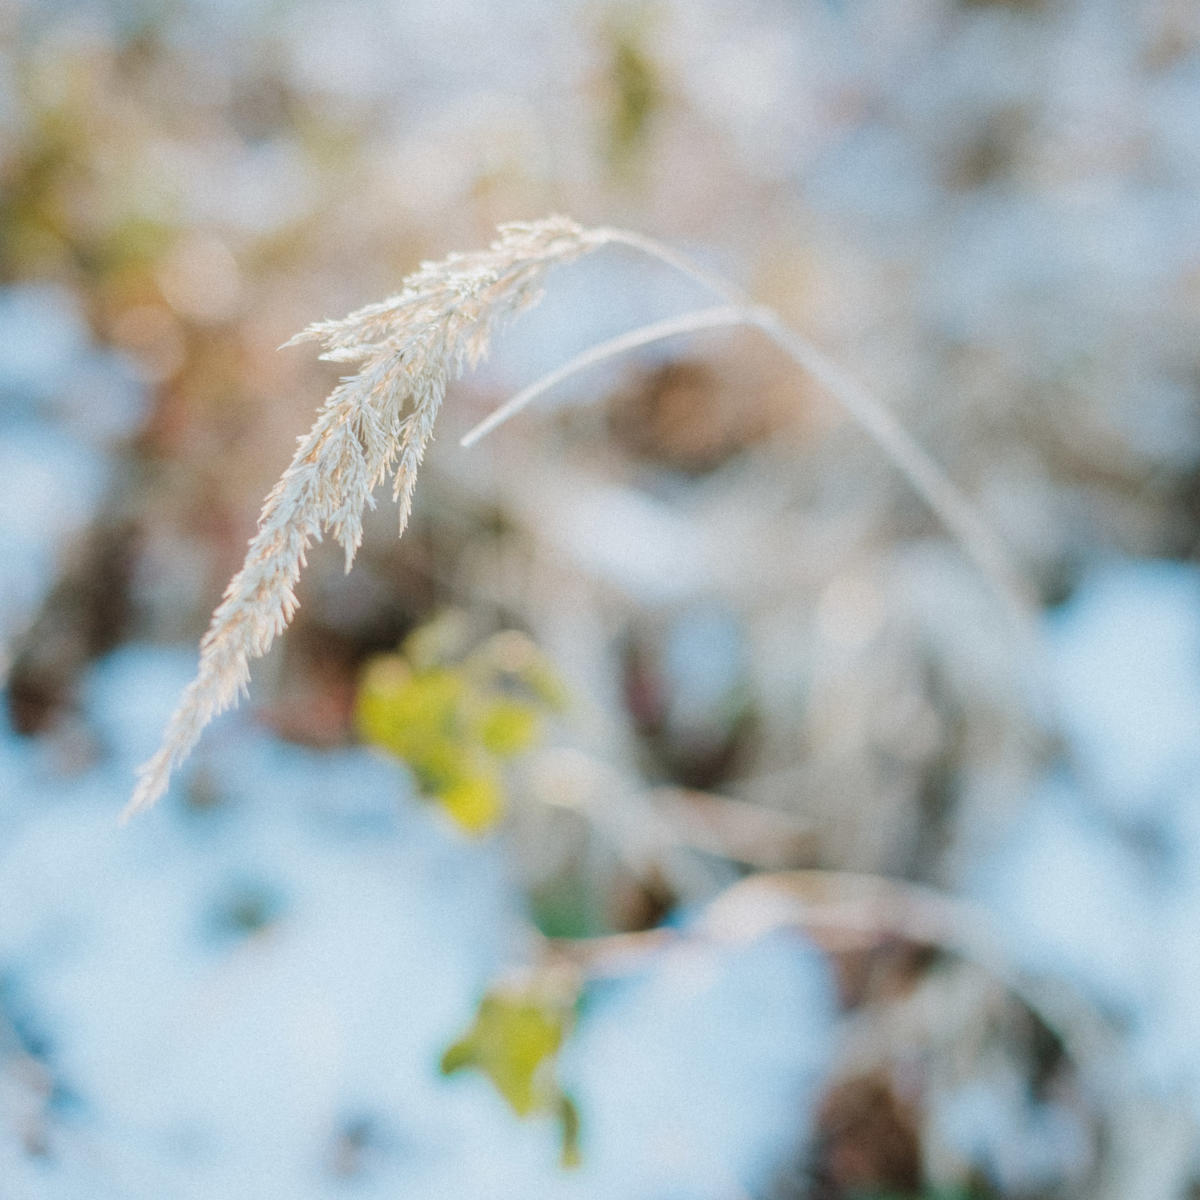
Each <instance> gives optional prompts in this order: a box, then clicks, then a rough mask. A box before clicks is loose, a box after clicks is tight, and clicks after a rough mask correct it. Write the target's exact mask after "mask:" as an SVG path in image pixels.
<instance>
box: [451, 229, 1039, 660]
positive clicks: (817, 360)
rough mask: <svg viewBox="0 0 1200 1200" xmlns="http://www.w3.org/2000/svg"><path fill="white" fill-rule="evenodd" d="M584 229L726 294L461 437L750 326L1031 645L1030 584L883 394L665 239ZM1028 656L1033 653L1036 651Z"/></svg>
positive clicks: (572, 366) (530, 392) (553, 376)
mask: <svg viewBox="0 0 1200 1200" xmlns="http://www.w3.org/2000/svg"><path fill="white" fill-rule="evenodd" d="M589 237H591V238H594V239H595V240H596V241H597V242H600V243H603V244H610V245H623V246H629V247H630V248H632V249H635V250H638V251H641V252H642V253H643V254H647V255H649V256H650V257H652V258H656V259H658V260H659V261H660V262H662V263H664V264H666V265H667V266H670V267H673V268H674V269H675V270H677V271H679V272H681V273H682V274H684V275H686V276H687V277H688V278H690V279H692V280H694V281H695V282H696V283H698V284H699V285H700V286H701V287H703V288H704V289H706V290H707V291H709V292H711V293H713V294H714V295H716V296H717V297H719V298H720V299H722V300H724V301H726V302H727V303H726V306H725V307H723V308H715V309H700V310H698V311H696V312H692V313H688V314H685V315H684V316H682V317H677V318H673V319H668V320H665V321H658V322H655V323H653V324H651V325H646V326H643V327H641V328H639V329H635V330H632V331H630V332H629V333H627V334H623V335H621V336H620V337H618V338H613V339H612V340H611V341H607V342H602V343H601V344H600V345H598V346H595V347H593V348H592V349H591V350H586V351H584V352H583V353H582V354H579V355H577V356H576V357H575V358H573V359H571V360H570V361H569V362H567V363H564V364H563V366H561V367H559V368H558V369H557V370H555V371H552V372H550V373H549V374H547V375H544V376H542V378H541V379H539V380H536V381H535V382H534V383H532V384H530V385H529V386H528V387H527V388H524V389H523V390H522V391H521V392H519V393H518V394H517V395H516V396H514V397H513V398H512V399H511V400H510V401H508V403H506V404H504V405H503V406H502V407H501V408H499V409H497V410H496V411H495V412H494V413H492V414H491V416H489V417H487V418H486V419H485V420H484V421H482V422H480V423H479V424H478V425H476V426H475V428H474V429H472V430H471V431H470V432H469V433H468V434H466V436H465V437H463V439H462V443H461V444H462V445H464V446H470V445H473V444H474V443H475V442H477V441H478V440H479V439H480V438H481V437H483V436H484V435H485V434H487V433H489V432H491V431H492V430H493V429H495V428H496V427H497V426H498V425H500V424H502V423H503V422H504V421H506V420H507V419H508V418H509V417H511V416H513V415H514V414H515V413H517V412H519V411H520V410H521V409H523V408H525V407H526V405H528V404H529V403H530V402H531V401H533V400H534V399H536V398H537V397H538V396H540V395H542V393H543V392H545V391H547V390H548V389H549V388H551V387H554V386H556V385H557V384H559V383H561V382H562V381H563V380H565V379H567V378H569V377H570V376H571V375H574V374H576V373H577V372H579V371H582V370H586V369H587V368H588V367H591V366H594V365H596V364H598V363H601V362H604V361H605V360H607V359H610V358H614V357H616V356H617V355H619V354H622V353H625V352H626V351H628V350H633V349H636V348H638V347H640V346H645V345H649V344H650V343H652V342H656V341H661V340H663V339H665V338H668V337H673V336H675V335H676V334H682V333H689V332H693V331H697V330H700V329H707V328H712V327H714V326H717V325H739V324H741V325H750V326H753V327H755V328H757V329H759V330H761V332H762V333H764V334H765V335H766V336H767V337H768V338H770V339H771V341H772V342H774V343H775V345H776V346H777V347H778V348H779V349H780V350H782V351H783V352H784V353H785V354H786V355H787V356H788V357H789V358H790V359H791V360H792V361H793V362H794V363H795V364H796V365H797V366H798V367H800V368H801V370H803V371H805V372H807V373H808V374H809V375H810V376H811V377H812V378H813V379H815V380H816V381H817V383H819V384H820V385H821V387H823V388H824V389H825V390H826V391H827V392H828V393H829V394H830V395H831V396H832V397H833V398H834V399H835V400H836V401H837V402H838V403H839V404H840V405H841V406H842V408H843V409H844V410H845V411H846V412H847V414H848V415H849V416H850V417H851V418H852V419H853V420H854V421H855V422H856V423H857V424H858V425H859V427H860V428H861V429H862V430H863V431H864V432H865V433H866V434H867V435H868V436H869V437H870V438H871V439H872V440H873V441H874V442H875V443H876V445H878V446H879V447H880V449H881V450H883V452H884V454H885V455H886V456H887V457H888V459H890V460H891V462H892V463H893V464H894V465H895V466H896V468H897V469H898V470H899V471H900V472H901V474H903V475H904V477H905V478H906V479H907V480H908V482H909V483H910V484H911V485H912V487H913V488H914V489H915V490H916V492H917V493H918V494H919V495H920V496H921V497H922V499H924V500H925V502H926V504H928V505H929V507H930V508H931V509H932V511H933V512H934V513H935V514H936V515H937V517H938V518H939V519H940V520H941V521H942V523H943V524H944V525H945V526H946V528H947V529H948V530H949V532H950V533H951V534H952V535H953V536H954V538H955V539H956V540H957V541H958V542H959V544H960V545H961V546H962V548H963V550H964V551H965V552H966V554H967V555H968V557H969V558H971V560H972V561H973V562H974V563H975V565H976V566H977V567H978V568H979V570H980V572H981V573H982V574H983V576H984V578H985V579H987V581H988V583H989V584H990V585H991V587H992V589H993V591H994V592H995V593H996V594H997V596H998V597H999V599H1000V601H1001V603H1002V604H1003V605H1004V608H1005V610H1006V612H1007V613H1008V615H1009V618H1010V620H1011V622H1012V624H1013V627H1014V632H1015V633H1016V634H1017V635H1018V636H1019V637H1020V638H1021V639H1022V640H1023V641H1025V642H1026V643H1027V644H1029V645H1030V646H1031V647H1032V646H1034V645H1036V643H1037V634H1036V617H1035V612H1036V609H1035V606H1034V603H1033V599H1032V593H1031V589H1030V587H1029V586H1028V584H1027V583H1026V581H1025V580H1024V578H1023V576H1022V575H1021V574H1020V572H1019V571H1018V570H1017V569H1016V568H1015V567H1014V566H1013V564H1012V562H1011V561H1010V559H1009V556H1008V554H1007V552H1006V551H1005V549H1004V547H1003V546H1002V544H1001V543H1000V541H999V539H998V538H997V537H996V535H995V534H994V533H993V532H992V529H991V527H990V526H989V525H988V523H987V521H986V520H985V518H984V517H983V516H982V514H981V513H980V512H979V510H978V509H977V508H976V506H975V504H974V503H973V502H972V501H971V500H970V499H969V498H968V497H967V495H966V494H965V493H964V492H962V491H961V490H960V489H959V488H958V487H956V486H955V484H954V483H953V482H952V481H951V480H950V478H949V477H948V476H947V475H946V473H945V472H944V471H943V470H942V468H941V467H939V466H938V465H937V463H936V462H935V461H934V460H933V459H932V458H931V457H930V456H929V455H928V454H927V453H926V452H925V450H924V449H923V448H922V447H921V445H920V444H919V443H918V442H917V441H916V439H914V438H913V436H912V435H911V434H910V433H909V432H908V430H907V429H905V428H904V426H903V425H902V424H901V423H900V421H899V420H898V419H897V418H896V416H895V415H894V414H893V413H892V411H891V409H889V408H888V406H887V405H886V404H884V403H883V401H881V400H880V399H878V397H876V396H874V395H873V394H872V393H871V392H870V391H868V390H867V388H865V387H864V386H863V385H862V384H860V383H859V382H858V381H857V380H855V379H854V378H853V377H852V376H851V375H849V374H848V373H847V372H846V371H844V370H842V368H841V367H839V366H838V365H837V364H836V363H834V362H833V361H832V360H831V359H829V358H828V357H826V355H825V354H823V353H822V352H821V351H820V350H818V349H817V347H816V346H814V345H813V344H812V343H811V342H810V341H809V340H808V339H807V338H805V337H803V336H802V335H801V334H799V333H797V332H796V331H795V330H794V329H792V328H791V327H790V326H788V325H786V324H785V323H784V322H783V320H782V319H781V318H780V316H779V314H778V313H776V312H775V311H774V310H773V309H770V308H767V307H765V306H762V305H757V304H754V303H753V302H752V301H751V300H750V299H749V297H747V296H746V295H745V293H743V292H742V291H741V290H740V289H739V288H738V287H737V286H736V285H734V284H733V283H731V282H730V281H728V280H726V279H724V278H722V277H721V276H719V275H717V274H714V273H713V272H711V271H709V270H707V269H706V268H704V267H702V266H700V265H699V264H698V263H695V262H693V261H692V260H691V259H690V258H688V257H687V256H686V255H684V254H680V253H679V252H678V251H676V250H674V249H672V248H671V247H670V246H666V245H663V244H662V243H661V242H658V241H656V240H655V239H654V238H649V237H645V236H643V235H642V234H639V233H632V232H630V231H628V230H623V229H610V228H603V229H596V230H593V231H591V233H590V235H589ZM1035 658H1040V656H1037V655H1035Z"/></svg>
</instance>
